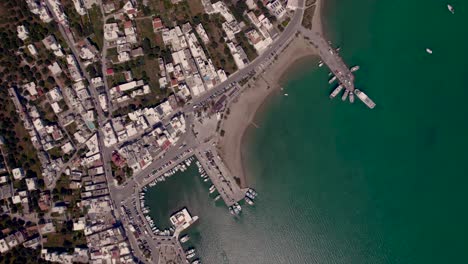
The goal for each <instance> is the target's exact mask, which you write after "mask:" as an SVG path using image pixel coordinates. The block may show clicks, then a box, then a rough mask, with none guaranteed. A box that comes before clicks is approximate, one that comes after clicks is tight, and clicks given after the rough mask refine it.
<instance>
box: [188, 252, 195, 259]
mask: <svg viewBox="0 0 468 264" xmlns="http://www.w3.org/2000/svg"><path fill="white" fill-rule="evenodd" d="M193 257H195V253H191V254H187V259H191V258H193Z"/></svg>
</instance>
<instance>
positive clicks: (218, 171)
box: [195, 144, 245, 207]
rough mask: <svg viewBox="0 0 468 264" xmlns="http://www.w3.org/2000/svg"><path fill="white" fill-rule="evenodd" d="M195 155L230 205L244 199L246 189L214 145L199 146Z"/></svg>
mask: <svg viewBox="0 0 468 264" xmlns="http://www.w3.org/2000/svg"><path fill="white" fill-rule="evenodd" d="M195 155H196V156H197V159H198V161H200V163H201V165H202V167H203V169H204V170H205V172H206V173H207V174H208V176H209V177H210V180H211V182H212V183H213V185H214V187H215V188H216V190H217V191H218V192H219V194H220V195H221V198H223V200H224V202H225V203H226V205H227V206H228V207H229V206H232V205H234V204H235V203H237V202H239V201H240V200H242V199H244V197H245V191H243V190H241V188H240V187H239V185H237V183H236V182H235V181H234V178H233V177H232V175H231V173H230V172H229V170H228V168H227V167H226V165H225V164H224V162H223V161H222V160H221V159H220V158H219V155H218V153H217V151H216V149H215V148H214V147H213V146H211V145H209V144H206V145H205V146H204V147H203V148H198V151H197V152H195Z"/></svg>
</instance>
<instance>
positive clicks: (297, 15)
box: [184, 0, 305, 112]
mask: <svg viewBox="0 0 468 264" xmlns="http://www.w3.org/2000/svg"><path fill="white" fill-rule="evenodd" d="M304 4H305V0H299V1H298V6H301V7H299V8H297V10H296V11H295V12H294V15H293V16H292V18H291V20H290V21H289V23H288V26H287V27H286V28H285V29H284V31H283V32H282V33H281V34H280V36H279V37H278V38H277V39H275V40H274V41H273V43H272V44H271V45H270V47H268V49H267V50H266V51H265V52H263V53H262V54H260V55H259V56H258V57H257V58H255V59H254V60H253V61H252V62H250V63H249V64H248V65H247V66H246V67H245V68H242V69H240V70H238V71H236V72H235V73H233V74H231V75H229V77H228V78H227V80H225V81H224V82H222V83H220V84H218V85H216V86H215V87H213V88H212V89H211V90H209V91H207V92H205V93H204V94H202V95H200V96H199V97H197V98H195V99H193V103H192V105H196V104H198V103H200V102H203V101H205V100H207V99H208V98H210V96H212V95H213V94H215V93H218V92H220V91H221V90H222V89H223V88H224V87H226V86H229V85H231V84H233V83H236V82H239V81H241V80H242V79H244V78H245V77H246V76H248V75H249V74H250V73H251V72H253V71H255V69H256V68H257V67H258V66H260V65H261V64H262V63H263V62H264V61H266V60H268V59H269V58H271V57H274V56H276V55H277V54H278V53H280V52H281V51H282V47H283V46H284V45H286V44H287V43H288V42H289V40H290V39H292V37H294V35H295V34H296V32H298V30H299V28H300V27H301V23H302V16H303V15H304V8H303V6H304ZM190 107H191V106H186V107H184V112H186V111H191V109H190Z"/></svg>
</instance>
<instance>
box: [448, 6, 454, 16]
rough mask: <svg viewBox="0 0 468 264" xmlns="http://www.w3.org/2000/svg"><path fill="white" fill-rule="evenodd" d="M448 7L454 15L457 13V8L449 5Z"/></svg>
mask: <svg viewBox="0 0 468 264" xmlns="http://www.w3.org/2000/svg"><path fill="white" fill-rule="evenodd" d="M447 9H448V10H449V11H450V13H452V15H454V14H455V8H453V6H451V5H447Z"/></svg>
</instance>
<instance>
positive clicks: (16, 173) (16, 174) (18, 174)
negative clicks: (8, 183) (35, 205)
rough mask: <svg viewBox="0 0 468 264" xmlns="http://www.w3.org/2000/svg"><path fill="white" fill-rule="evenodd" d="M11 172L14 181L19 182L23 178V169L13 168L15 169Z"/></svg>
mask: <svg viewBox="0 0 468 264" xmlns="http://www.w3.org/2000/svg"><path fill="white" fill-rule="evenodd" d="M11 172H12V173H13V178H14V179H15V180H21V179H23V178H24V176H25V173H24V170H23V168H15V169H13V170H11Z"/></svg>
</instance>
